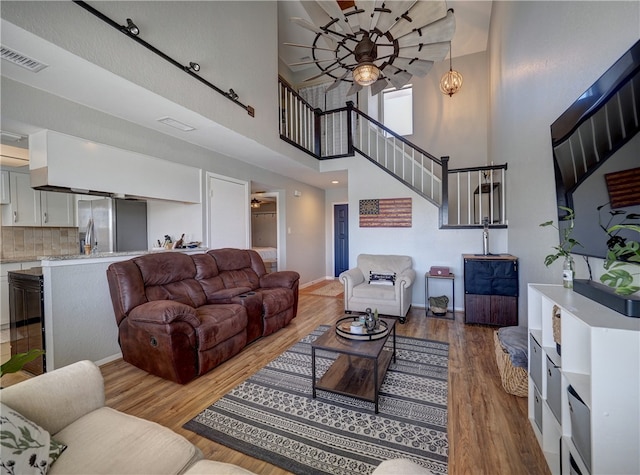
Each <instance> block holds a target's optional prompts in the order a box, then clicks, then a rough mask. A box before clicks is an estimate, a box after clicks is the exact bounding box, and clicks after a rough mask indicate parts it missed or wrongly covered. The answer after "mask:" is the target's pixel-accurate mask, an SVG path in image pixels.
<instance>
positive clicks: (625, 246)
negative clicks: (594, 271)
mask: <svg viewBox="0 0 640 475" xmlns="http://www.w3.org/2000/svg"><path fill="white" fill-rule="evenodd" d="M622 229H629V230H632V231H636V232H638V233H640V225H637V224H616V225H614V226H611V227H610V228H607V234H608V235H609V236H611V238H610V239H609V241H608V242H607V244H608V246H607V247H608V248H609V250H608V252H607V257H606V259H605V261H604V269H605V270H606V271H607V272H606V273H604V274H603V275H602V276H600V282H602V283H603V284H606V285H608V286H609V287H613V288H614V289H615V292H616V293H617V294H619V295H631V294H634V293H636V292H637V291H638V290H640V287H639V286H637V285H633V276H634V275H639V274H640V243H638V241H630V240H628V239H622V238H620V237H619V236H618V235H617V232H618V231H620V230H622ZM616 237H618V238H619V239H614V238H616ZM631 266H633V267H635V268H637V270H638V272H634V273H631V272H629V269H630V267H631Z"/></svg>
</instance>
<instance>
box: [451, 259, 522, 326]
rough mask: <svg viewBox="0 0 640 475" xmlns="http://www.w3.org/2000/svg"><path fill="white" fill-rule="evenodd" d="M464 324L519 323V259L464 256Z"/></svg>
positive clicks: (501, 324) (509, 324)
mask: <svg viewBox="0 0 640 475" xmlns="http://www.w3.org/2000/svg"><path fill="white" fill-rule="evenodd" d="M463 259H464V313H465V320H464V321H465V323H479V324H483V325H495V326H514V325H518V259H517V258H516V257H514V256H510V255H500V256H482V255H480V256H476V255H473V254H465V255H463Z"/></svg>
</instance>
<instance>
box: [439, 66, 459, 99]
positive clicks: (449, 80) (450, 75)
mask: <svg viewBox="0 0 640 475" xmlns="http://www.w3.org/2000/svg"><path fill="white" fill-rule="evenodd" d="M461 87H462V74H460V73H459V72H458V71H454V70H453V69H449V71H448V72H447V73H446V74H445V75H444V76H442V79H440V90H441V91H442V93H443V94H447V95H448V96H449V97H451V96H453V95H454V94H455V93H456V92H458V91H459V90H460V88H461Z"/></svg>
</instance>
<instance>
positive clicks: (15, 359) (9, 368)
mask: <svg viewBox="0 0 640 475" xmlns="http://www.w3.org/2000/svg"><path fill="white" fill-rule="evenodd" d="M40 355H44V350H36V349H32V350H29V351H28V352H26V353H18V354H17V355H13V356H12V357H11V358H9V360H8V361H7V362H6V363H4V364H3V365H2V366H0V376H2V375H3V374H7V373H16V372H18V371H20V370H21V369H22V367H23V366H24V365H25V364H27V363H29V362H30V361H33V360H35V359H36V358H37V357H38V356H40Z"/></svg>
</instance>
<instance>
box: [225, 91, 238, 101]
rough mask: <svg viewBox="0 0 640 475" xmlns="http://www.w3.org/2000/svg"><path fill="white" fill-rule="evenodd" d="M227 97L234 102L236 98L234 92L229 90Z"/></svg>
mask: <svg viewBox="0 0 640 475" xmlns="http://www.w3.org/2000/svg"><path fill="white" fill-rule="evenodd" d="M227 95H228V96H229V97H230V98H231V99H233V100H234V101H235V100H236V99H237V98H238V95H237V94H236V91H234V90H233V89H229V92H228V93H227Z"/></svg>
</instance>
